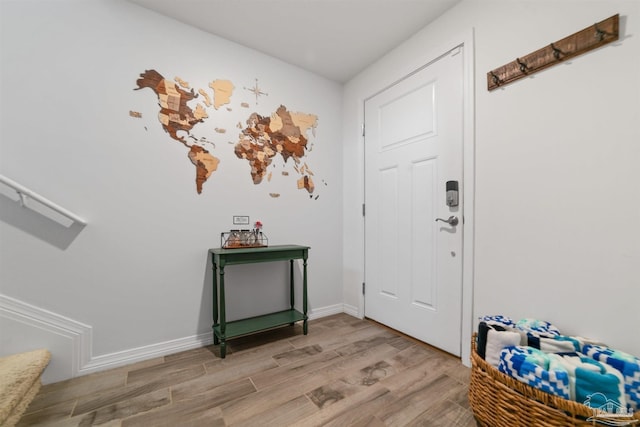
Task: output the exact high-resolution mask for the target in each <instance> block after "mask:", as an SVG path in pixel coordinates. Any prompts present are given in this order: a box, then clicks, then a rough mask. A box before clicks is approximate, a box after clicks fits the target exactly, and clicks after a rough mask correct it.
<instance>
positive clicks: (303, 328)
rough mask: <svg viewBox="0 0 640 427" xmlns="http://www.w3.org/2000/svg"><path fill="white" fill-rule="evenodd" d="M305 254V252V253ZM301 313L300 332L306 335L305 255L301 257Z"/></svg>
mask: <svg viewBox="0 0 640 427" xmlns="http://www.w3.org/2000/svg"><path fill="white" fill-rule="evenodd" d="M305 255H306V254H305ZM302 314H304V321H303V323H302V332H303V333H304V334H305V335H307V329H308V326H307V322H308V320H309V318H308V316H307V257H306V256H305V257H304V258H303V259H302Z"/></svg>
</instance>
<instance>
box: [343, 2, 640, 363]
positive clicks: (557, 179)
mask: <svg viewBox="0 0 640 427" xmlns="http://www.w3.org/2000/svg"><path fill="white" fill-rule="evenodd" d="M616 13H619V14H620V16H621V36H620V41H619V42H617V43H615V44H613V45H608V46H606V47H603V48H601V49H599V50H596V51H592V52H590V53H588V54H586V55H582V56H580V57H577V58H575V59H572V60H571V61H569V62H567V63H565V64H561V65H558V66H555V67H552V68H550V69H547V70H545V71H543V72H540V73H537V74H535V75H534V76H533V77H531V78H527V79H523V80H520V81H518V82H515V83H513V84H511V85H509V86H506V87H504V88H502V89H500V90H496V91H493V92H488V91H487V88H486V73H487V72H488V71H489V70H492V69H494V68H496V67H498V66H501V65H503V64H505V63H508V62H511V61H513V60H514V59H515V58H517V57H520V56H523V55H526V54H528V53H530V52H532V51H535V50H537V49H539V48H541V47H544V46H546V45H548V44H549V43H551V42H553V41H555V40H558V39H561V38H563V37H566V36H568V35H570V34H572V33H574V32H576V31H579V30H581V29H583V28H585V27H587V26H589V25H591V24H593V23H594V22H598V21H601V20H603V19H605V18H608V17H609V16H611V15H614V14H616ZM471 29H473V30H474V33H475V39H474V41H475V69H476V73H475V74H476V75H475V114H476V116H475V122H476V126H475V130H476V134H475V152H476V158H475V168H476V183H475V184H476V192H475V274H474V318H475V317H477V316H479V315H483V314H497V313H501V314H505V315H509V316H512V317H514V318H516V319H519V318H523V317H534V318H539V319H545V320H548V321H551V322H553V323H554V324H556V325H557V326H558V327H559V328H560V329H561V330H562V331H564V332H565V333H567V334H581V335H584V336H591V337H594V338H598V339H601V340H603V341H605V342H606V343H608V344H610V345H612V346H615V347H618V348H620V349H622V350H625V351H628V352H631V353H634V354H637V355H640V335H638V325H640V310H638V306H639V302H640V286H639V283H640V282H639V280H638V274H637V265H638V263H639V262H640V244H639V243H638V242H639V241H640V221H639V219H640V184H639V183H640V168H638V166H637V162H638V159H640V144H639V141H640V127H639V126H638V123H640V79H639V78H638V76H640V38H639V37H638V35H639V34H640V3H639V2H637V1H565V2H557V1H539V0H537V1H511V0H500V1H480V2H478V1H471V0H464V1H463V2H462V3H460V4H459V5H458V6H456V7H455V8H454V9H452V10H451V11H449V12H447V13H446V14H445V15H444V16H442V17H441V18H440V19H438V20H437V21H436V22H434V23H432V24H431V25H429V26H428V27H427V28H425V29H424V30H422V31H421V32H419V33H418V34H416V35H415V36H414V37H413V38H411V39H409V40H408V41H406V42H405V43H403V44H402V45H401V46H399V47H398V48H396V49H395V50H394V51H392V52H391V53H389V54H388V55H387V56H386V57H385V58H383V59H381V60H380V61H379V62H378V63H376V64H375V65H374V66H372V67H370V68H369V69H367V70H365V71H364V72H363V73H361V74H360V75H359V76H357V77H356V78H354V79H353V80H352V81H350V82H349V83H348V84H347V85H346V87H345V93H344V120H345V124H344V131H343V135H344V141H345V145H344V151H343V152H344V159H343V161H344V166H345V169H344V182H345V188H344V211H345V214H344V218H345V219H344V221H345V222H344V228H345V234H344V238H343V241H344V254H345V259H344V263H345V271H344V273H343V277H344V282H345V290H344V298H345V305H346V306H352V307H358V308H359V309H362V299H361V296H360V286H361V283H362V281H363V278H362V277H363V256H362V239H363V236H362V229H363V227H362V218H361V216H360V204H361V203H362V201H363V191H362V168H363V164H362V147H361V142H360V137H359V126H360V123H361V122H362V102H363V100H364V99H365V98H366V97H368V96H370V95H371V94H372V93H374V92H375V91H376V90H378V89H380V88H382V87H383V86H384V84H386V83H388V80H389V76H390V75H398V74H401V73H403V72H405V71H407V69H411V68H412V67H415V63H416V61H418V60H419V58H422V57H424V56H425V55H427V54H428V52H430V51H433V50H434V49H436V48H437V47H438V46H442V45H443V44H446V43H447V42H448V41H449V40H451V39H452V38H455V37H457V36H458V35H459V34H461V33H464V32H466V31H470V30H471Z"/></svg>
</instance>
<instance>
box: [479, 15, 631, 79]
mask: <svg viewBox="0 0 640 427" xmlns="http://www.w3.org/2000/svg"><path fill="white" fill-rule="evenodd" d="M618 32H619V15H618V14H616V15H614V16H611V17H610V18H607V19H605V20H604V21H601V22H598V23H596V24H594V25H591V26H589V27H587V28H585V29H583V30H580V31H578V32H577V33H574V34H572V35H570V36H568V37H565V38H563V39H561V40H558V41H556V42H553V43H551V44H550V45H549V46H546V47H543V48H542V49H538V50H536V51H535V52H532V53H530V54H528V55H526V56H523V57H520V58H516V60H515V61H512V62H509V63H508V64H505V65H503V66H502V67H498V68H496V69H494V70H492V71H489V72H488V73H487V89H488V90H489V91H491V90H494V89H497V88H499V87H501V86H504V85H506V84H508V83H511V82H514V81H516V80H519V79H521V78H523V77H527V76H530V75H532V74H534V73H537V72H538V71H541V70H544V69H545V68H548V67H551V66H552V65H555V64H559V63H560V62H562V61H566V60H567V59H570V58H573V57H576V56H578V55H581V54H583V53H586V52H589V51H590V50H593V49H596V48H599V47H600V46H603V45H605V44H607V43H611V42H613V41H616V40H618Z"/></svg>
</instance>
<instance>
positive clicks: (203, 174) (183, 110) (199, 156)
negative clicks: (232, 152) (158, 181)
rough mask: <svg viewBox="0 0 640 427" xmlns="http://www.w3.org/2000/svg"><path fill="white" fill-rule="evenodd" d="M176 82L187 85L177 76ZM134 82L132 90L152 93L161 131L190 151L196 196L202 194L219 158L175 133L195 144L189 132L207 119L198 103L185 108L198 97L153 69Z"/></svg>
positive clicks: (146, 71)
mask: <svg viewBox="0 0 640 427" xmlns="http://www.w3.org/2000/svg"><path fill="white" fill-rule="evenodd" d="M176 80H177V81H179V83H180V84H181V85H185V86H186V85H188V83H187V82H185V81H183V80H182V79H180V78H179V77H176ZM136 83H137V85H138V87H137V88H136V89H134V90H140V89H143V88H150V89H152V90H153V91H154V92H155V94H156V96H157V98H158V105H159V106H160V112H159V113H158V120H159V121H160V123H161V124H162V128H163V129H164V130H165V132H167V133H168V134H169V135H170V136H171V138H173V139H174V140H176V141H178V142H180V143H182V144H183V145H184V146H186V147H188V148H189V154H188V157H189V160H191V162H192V163H193V164H194V166H195V167H196V190H197V191H198V194H200V193H202V185H203V184H204V183H205V182H206V181H207V179H209V177H210V176H211V174H212V173H213V172H215V171H216V170H217V168H218V164H219V163H220V159H218V158H217V157H215V156H213V155H212V154H211V153H209V152H208V151H207V150H205V149H204V148H203V147H201V146H199V145H190V144H188V143H187V140H186V139H185V137H183V136H179V135H178V131H184V132H186V133H187V136H188V137H189V138H191V139H194V140H196V141H197V138H195V137H194V136H193V135H191V129H193V127H194V126H195V125H196V124H198V123H201V122H204V119H206V118H208V117H209V116H208V114H207V112H206V110H205V108H204V107H203V106H202V105H201V104H197V105H196V107H195V111H194V110H192V109H191V107H189V105H187V103H188V102H189V101H192V100H193V99H194V98H196V97H197V96H198V95H196V94H195V93H194V91H193V89H191V90H190V91H186V90H184V89H181V88H180V87H178V86H177V85H176V83H174V82H172V81H171V80H167V79H165V78H164V77H163V76H162V75H161V74H160V73H158V72H157V71H156V70H145V72H144V73H142V74H140V78H139V79H138V80H137V82H136Z"/></svg>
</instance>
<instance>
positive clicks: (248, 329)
mask: <svg viewBox="0 0 640 427" xmlns="http://www.w3.org/2000/svg"><path fill="white" fill-rule="evenodd" d="M300 320H304V314H302V313H300V312H299V311H298V310H285V311H279V312H277V313H270V314H265V315H262V316H256V317H250V318H248V319H242V320H234V321H233V322H227V325H226V331H225V339H229V338H233V337H239V336H242V335H248V334H251V333H254V332H260V331H264V330H267V329H271V328H275V327H278V326H284V325H288V324H290V323H294V322H299V321H300ZM213 333H214V334H215V335H216V336H217V337H218V338H222V331H221V330H220V325H214V326H213Z"/></svg>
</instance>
